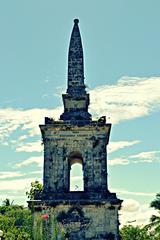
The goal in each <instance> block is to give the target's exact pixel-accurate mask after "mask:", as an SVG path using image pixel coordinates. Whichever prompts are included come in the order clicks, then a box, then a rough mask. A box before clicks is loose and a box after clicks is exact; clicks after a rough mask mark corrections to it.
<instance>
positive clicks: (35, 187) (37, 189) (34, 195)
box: [26, 180, 43, 200]
mask: <svg viewBox="0 0 160 240" xmlns="http://www.w3.org/2000/svg"><path fill="white" fill-rule="evenodd" d="M42 191H43V185H42V184H41V183H40V182H39V181H37V180H36V181H34V182H31V189H30V191H29V192H26V195H27V197H28V198H29V200H35V199H39V198H41V195H42Z"/></svg>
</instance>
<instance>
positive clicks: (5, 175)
mask: <svg viewBox="0 0 160 240" xmlns="http://www.w3.org/2000/svg"><path fill="white" fill-rule="evenodd" d="M23 175H24V174H23V173H20V172H0V179H6V178H15V177H21V176H23Z"/></svg>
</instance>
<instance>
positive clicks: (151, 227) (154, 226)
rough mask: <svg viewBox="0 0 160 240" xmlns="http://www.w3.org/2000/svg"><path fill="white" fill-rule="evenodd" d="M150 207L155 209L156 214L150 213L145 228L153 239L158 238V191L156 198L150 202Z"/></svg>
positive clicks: (159, 208) (159, 195)
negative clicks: (150, 215) (148, 221)
mask: <svg viewBox="0 0 160 240" xmlns="http://www.w3.org/2000/svg"><path fill="white" fill-rule="evenodd" d="M150 207H152V208H154V209H155V210H157V215H152V217H151V219H150V223H149V224H148V225H146V226H145V228H146V229H147V230H148V231H149V232H150V234H151V235H152V236H154V239H155V240H159V239H160V193H157V195H156V198H155V199H154V200H153V201H152V202H151V204H150Z"/></svg>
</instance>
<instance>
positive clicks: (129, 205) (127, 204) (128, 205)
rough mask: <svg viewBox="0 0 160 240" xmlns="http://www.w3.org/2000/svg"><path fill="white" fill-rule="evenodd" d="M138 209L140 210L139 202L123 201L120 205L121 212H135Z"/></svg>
mask: <svg viewBox="0 0 160 240" xmlns="http://www.w3.org/2000/svg"><path fill="white" fill-rule="evenodd" d="M139 208H140V204H139V202H137V201H135V200H133V199H125V200H124V201H123V203H122V211H123V212H135V211H137V210H139Z"/></svg>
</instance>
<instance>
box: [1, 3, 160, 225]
mask: <svg viewBox="0 0 160 240" xmlns="http://www.w3.org/2000/svg"><path fill="white" fill-rule="evenodd" d="M159 9H160V1H159V0H152V1H151V0H147V1H146V0H141V1H139V0H134V1H131V0H119V1H116V0H101V1H96V0H87V1H84V0H81V1H75V0H74V1H73V0H68V1H62V0H59V1H56V0H45V1H42V0H34V1H33V0H27V1H24V0H23V1H22V0H14V1H12V0H6V1H1V2H0V29H1V37H0V84H1V85H0V86H1V87H0V200H1V201H2V200H4V199H5V198H10V199H11V200H14V201H15V203H19V204H24V205H25V204H26V197H25V192H26V191H27V189H29V188H30V183H31V182H32V181H34V180H35V179H38V180H42V168H43V146H42V144H41V143H42V141H41V135H40V130H39V127H38V125H39V124H43V123H44V117H45V116H47V117H54V118H56V119H58V117H59V115H60V113H61V112H62V111H63V106H62V99H61V94H62V92H65V90H66V84H67V54H68V46H69V40H70V35H71V30H72V27H73V19H74V18H78V19H79V20H80V23H79V27H80V31H81V37H82V43H83V49H84V60H85V83H86V85H87V91H88V92H89V93H90V101H91V104H90V109H89V111H90V113H92V115H93V118H94V119H97V118H98V117H100V116H103V115H106V117H107V121H108V122H110V123H112V130H111V135H110V143H109V146H108V181H109V189H110V191H111V192H116V193H117V196H118V197H119V198H120V199H123V200H124V202H123V208H122V211H121V212H120V220H121V223H122V224H125V223H128V222H130V221H134V224H145V223H146V222H147V221H148V219H149V217H150V216H151V215H152V214H153V213H154V211H153V210H152V209H151V208H149V204H150V202H151V201H152V200H153V199H154V198H155V195H156V193H158V192H160V189H159V182H160V175H159V170H160V148H159V136H160V128H159V120H160V115H159V110H160V68H159V64H160V44H159V43H160V30H159V22H160V14H159ZM135 220H136V221H135Z"/></svg>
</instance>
